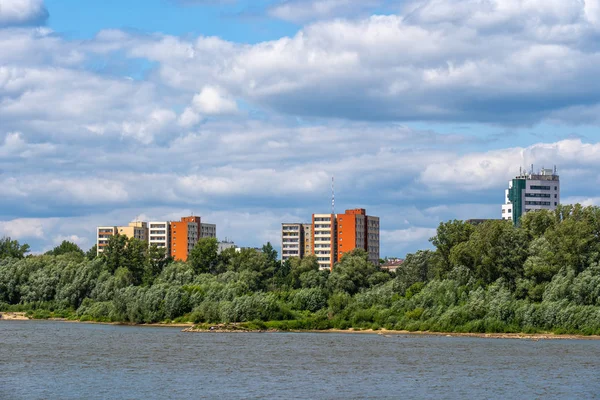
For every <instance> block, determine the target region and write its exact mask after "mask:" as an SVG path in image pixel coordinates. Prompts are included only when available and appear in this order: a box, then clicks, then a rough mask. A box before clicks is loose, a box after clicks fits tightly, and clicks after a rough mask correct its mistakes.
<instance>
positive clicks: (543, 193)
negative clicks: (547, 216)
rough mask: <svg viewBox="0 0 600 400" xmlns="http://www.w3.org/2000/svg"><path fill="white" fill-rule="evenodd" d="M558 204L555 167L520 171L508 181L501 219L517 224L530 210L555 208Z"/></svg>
mask: <svg viewBox="0 0 600 400" xmlns="http://www.w3.org/2000/svg"><path fill="white" fill-rule="evenodd" d="M559 204H560V177H559V176H558V175H557V174H556V168H555V169H554V170H552V169H544V168H542V169H541V170H540V171H539V172H538V173H533V168H532V171H531V172H530V173H529V174H523V173H521V174H520V175H519V176H517V177H516V178H515V179H513V180H511V181H509V182H508V189H507V190H506V191H505V193H504V204H503V205H502V219H504V220H509V221H513V223H514V224H515V225H518V224H519V222H520V220H521V216H523V214H525V213H528V212H530V211H537V210H550V211H552V210H555V209H556V207H557V206H558V205H559Z"/></svg>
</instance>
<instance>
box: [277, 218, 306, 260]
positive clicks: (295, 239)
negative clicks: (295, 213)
mask: <svg viewBox="0 0 600 400" xmlns="http://www.w3.org/2000/svg"><path fill="white" fill-rule="evenodd" d="M302 237H303V227H302V224H300V223H284V224H281V260H282V261H285V260H287V259H290V258H293V257H297V258H302V254H303V246H304V240H302Z"/></svg>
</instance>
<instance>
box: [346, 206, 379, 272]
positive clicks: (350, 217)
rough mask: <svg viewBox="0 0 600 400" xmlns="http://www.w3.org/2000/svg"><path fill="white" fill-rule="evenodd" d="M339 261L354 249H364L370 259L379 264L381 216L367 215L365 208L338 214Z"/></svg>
mask: <svg viewBox="0 0 600 400" xmlns="http://www.w3.org/2000/svg"><path fill="white" fill-rule="evenodd" d="M337 246H338V251H337V261H338V262H339V261H340V260H341V259H342V256H343V255H344V254H346V253H348V252H351V251H352V250H354V249H364V250H365V251H366V252H367V253H368V254H369V261H371V262H373V263H374V264H379V217H373V216H369V215H367V212H366V210H365V209H364V208H357V209H353V210H346V212H345V213H344V214H338V215H337Z"/></svg>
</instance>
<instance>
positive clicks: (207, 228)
mask: <svg viewBox="0 0 600 400" xmlns="http://www.w3.org/2000/svg"><path fill="white" fill-rule="evenodd" d="M200 237H201V238H206V237H212V238H216V237H217V225H215V224H205V223H201V224H200Z"/></svg>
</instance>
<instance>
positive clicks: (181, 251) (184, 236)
mask: <svg viewBox="0 0 600 400" xmlns="http://www.w3.org/2000/svg"><path fill="white" fill-rule="evenodd" d="M170 236H171V238H170V239H171V257H173V259H175V260H181V261H187V258H188V255H189V253H190V252H191V251H192V249H193V248H194V246H195V245H196V243H198V240H200V237H201V222H200V217H194V216H191V217H183V218H181V221H178V222H171V229H170Z"/></svg>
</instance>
